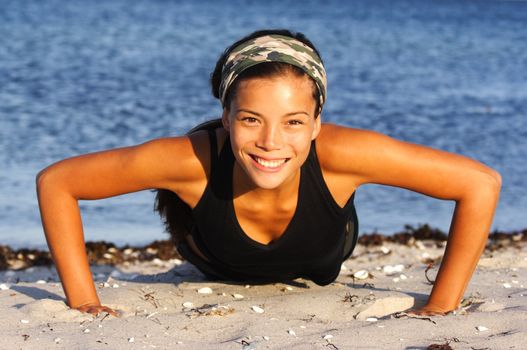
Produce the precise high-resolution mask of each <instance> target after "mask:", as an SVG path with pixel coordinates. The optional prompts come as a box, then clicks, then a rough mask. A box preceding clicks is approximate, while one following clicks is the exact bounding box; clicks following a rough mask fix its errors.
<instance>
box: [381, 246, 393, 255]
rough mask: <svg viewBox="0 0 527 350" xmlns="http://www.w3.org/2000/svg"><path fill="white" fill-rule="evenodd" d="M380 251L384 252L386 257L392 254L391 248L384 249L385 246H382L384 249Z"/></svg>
mask: <svg viewBox="0 0 527 350" xmlns="http://www.w3.org/2000/svg"><path fill="white" fill-rule="evenodd" d="M380 250H381V252H382V253H383V254H384V255H386V254H390V252H391V250H390V249H389V248H386V247H384V246H382V247H381V248H380Z"/></svg>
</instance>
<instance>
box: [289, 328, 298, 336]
mask: <svg viewBox="0 0 527 350" xmlns="http://www.w3.org/2000/svg"><path fill="white" fill-rule="evenodd" d="M287 333H288V334H289V335H292V336H293V337H296V333H295V331H294V330H292V329H290V330H288V331H287Z"/></svg>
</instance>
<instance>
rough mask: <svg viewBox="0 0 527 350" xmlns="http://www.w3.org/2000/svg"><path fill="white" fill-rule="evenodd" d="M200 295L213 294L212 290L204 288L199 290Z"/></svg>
mask: <svg viewBox="0 0 527 350" xmlns="http://www.w3.org/2000/svg"><path fill="white" fill-rule="evenodd" d="M198 293H199V294H212V289H210V288H209V287H203V288H200V289H198Z"/></svg>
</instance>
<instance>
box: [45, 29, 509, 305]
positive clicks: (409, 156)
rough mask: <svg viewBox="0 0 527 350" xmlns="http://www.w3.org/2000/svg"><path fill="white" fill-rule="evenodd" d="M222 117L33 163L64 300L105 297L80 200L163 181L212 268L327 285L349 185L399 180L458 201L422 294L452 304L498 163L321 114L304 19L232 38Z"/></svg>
mask: <svg viewBox="0 0 527 350" xmlns="http://www.w3.org/2000/svg"><path fill="white" fill-rule="evenodd" d="M211 83H212V91H213V94H214V96H215V97H217V98H219V99H220V101H221V103H222V106H223V114H222V117H221V121H217V122H214V121H213V122H210V123H206V124H205V125H202V126H200V127H198V128H196V130H194V131H193V132H190V133H189V134H188V135H186V136H181V137H171V138H162V139H156V140H153V141H150V142H147V143H144V144H141V145H138V146H134V147H126V148H120V149H114V150H108V151H104V152H97V153H93V154H87V155H82V156H78V157H74V158H70V159H66V160H62V161H60V162H57V163H55V164H53V165H51V166H49V167H48V168H46V169H44V170H43V171H41V172H40V173H39V175H38V176H37V184H38V185H37V187H38V198H39V205H40V210H41V216H42V222H43V226H44V231H45V234H46V239H47V241H48V245H49V247H50V251H51V254H52V256H53V259H54V261H55V264H56V266H57V270H58V273H59V276H60V278H61V281H62V285H63V288H64V291H65V294H66V298H67V302H68V304H69V306H70V307H72V308H75V309H78V310H80V311H83V312H89V313H91V314H98V313H99V312H101V311H106V312H109V313H110V314H113V315H115V312H114V311H113V310H111V309H109V308H108V307H105V306H102V305H101V303H100V301H99V299H98V297H97V293H96V291H95V287H94V283H93V280H92V277H91V274H90V269H89V265H88V261H87V257H86V253H85V250H84V239H83V232H82V223H81V217H80V213H79V207H78V204H77V201H78V200H79V199H102V198H107V197H111V196H116V195H120V194H124V193H130V192H135V191H139V190H144V189H159V192H158V198H157V200H158V202H157V209H158V210H159V212H160V214H161V215H162V216H163V217H164V218H165V223H166V225H167V228H168V230H169V232H170V233H171V234H172V235H173V238H174V240H175V242H176V244H177V245H178V249H179V250H180V252H181V253H182V255H183V256H185V257H186V258H187V259H188V260H189V261H190V262H191V263H193V264H195V265H196V266H197V267H198V268H199V269H200V270H201V271H203V272H204V273H205V274H206V275H208V276H210V277H212V278H220V279H227V280H251V281H256V282H269V281H273V280H276V281H278V280H288V279H292V278H296V277H304V278H308V279H311V280H313V281H314V282H316V283H318V284H321V285H324V284H328V283H330V282H332V281H333V280H334V279H335V278H336V277H337V275H338V271H339V270H340V265H341V262H342V260H344V259H346V258H347V257H348V256H349V255H350V254H351V251H352V250H353V247H354V243H355V241H356V232H357V219H356V216H355V209H354V207H353V197H354V193H355V190H356V189H357V188H358V187H359V186H361V185H363V184H367V183H376V184H383V185H390V186H396V187H401V188H407V189H409V190H413V191H417V192H420V193H423V194H425V195H428V196H432V197H436V198H440V199H449V200H454V201H456V207H455V211H454V215H453V219H452V225H451V229H450V233H449V237H448V244H447V247H446V251H445V255H444V258H443V261H442V264H441V267H440V269H439V272H438V275H437V278H436V282H435V285H434V287H433V289H432V293H431V295H430V297H429V300H428V303H427V304H426V305H425V306H424V307H422V308H420V309H417V310H415V311H414V312H415V313H418V314H423V315H438V314H445V313H446V312H448V311H451V310H454V309H456V308H457V307H458V305H459V302H460V300H461V297H462V296H463V293H464V290H465V288H466V286H467V284H468V281H469V279H470V277H471V275H472V273H473V271H474V269H475V267H476V264H477V261H478V259H479V257H480V255H481V253H482V251H483V249H484V247H485V242H486V237H487V235H488V232H489V229H490V225H491V222H492V217H493V215H494V210H495V207H496V204H497V201H498V197H499V191H500V186H501V179H500V175H499V174H498V173H497V172H496V171H494V170H493V169H491V168H489V167H487V166H485V165H483V164H481V163H478V162H476V161H474V160H471V159H468V158H465V157H462V156H459V155H455V154H450V153H447V152H443V151H438V150H434V149H430V148H428V147H424V146H419V145H415V144H410V143H406V142H402V141H398V140H395V139H392V138H390V137H387V136H385V135H382V134H379V133H376V132H372V131H366V130H359V129H353V128H347V127H342V126H337V125H330V124H323V123H322V121H321V112H322V108H323V105H324V102H325V100H326V74H325V70H324V66H323V62H322V60H321V59H320V55H319V54H318V51H317V50H316V49H315V48H314V46H313V44H312V43H311V42H310V41H309V40H308V39H306V38H305V37H304V36H303V35H302V34H300V33H297V34H295V33H291V32H289V31H285V30H273V31H258V32H255V33H252V34H251V35H249V36H247V37H245V38H243V39H241V40H240V41H238V42H236V43H234V44H233V45H232V46H231V47H229V48H228V49H227V50H226V51H225V53H224V54H223V55H222V57H220V59H219V61H218V63H217V65H216V69H215V71H214V72H213V74H212V77H211Z"/></svg>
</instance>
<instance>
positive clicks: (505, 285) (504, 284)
mask: <svg viewBox="0 0 527 350" xmlns="http://www.w3.org/2000/svg"><path fill="white" fill-rule="evenodd" d="M511 287H512V286H511V285H510V284H509V283H503V288H507V289H508V288H511Z"/></svg>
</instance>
